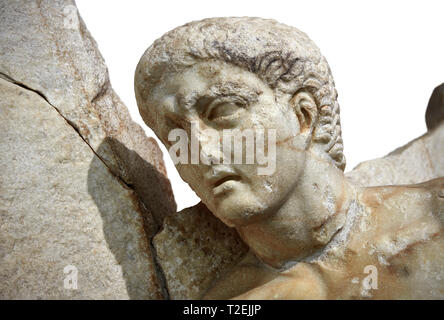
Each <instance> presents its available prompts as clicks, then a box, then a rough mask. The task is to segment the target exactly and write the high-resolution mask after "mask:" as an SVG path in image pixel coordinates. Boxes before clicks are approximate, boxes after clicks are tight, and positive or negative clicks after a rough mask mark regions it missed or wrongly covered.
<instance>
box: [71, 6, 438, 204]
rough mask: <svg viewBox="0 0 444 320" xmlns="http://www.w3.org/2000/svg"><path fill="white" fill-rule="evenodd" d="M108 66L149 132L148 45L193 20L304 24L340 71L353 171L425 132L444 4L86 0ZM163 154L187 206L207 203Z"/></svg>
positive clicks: (87, 13)
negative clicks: (143, 82) (145, 94)
mask: <svg viewBox="0 0 444 320" xmlns="http://www.w3.org/2000/svg"><path fill="white" fill-rule="evenodd" d="M76 2H77V6H78V8H79V11H80V14H81V16H82V18H83V19H84V21H85V23H86V25H87V27H88V29H89V31H90V32H91V34H92V35H93V37H94V38H95V39H96V41H97V43H98V45H99V49H100V51H101V53H102V55H103V57H104V58H105V61H106V63H107V66H108V68H109V72H110V77H111V83H112V85H113V87H114V89H115V91H116V92H117V94H118V95H119V96H120V98H121V99H122V100H123V102H124V103H125V104H126V106H127V107H128V108H129V111H130V113H131V116H132V118H133V119H134V120H135V121H136V122H138V123H139V124H141V125H142V127H143V128H144V129H145V130H146V133H147V135H149V136H155V135H154V133H153V132H152V131H151V130H150V129H149V128H148V127H147V126H146V125H145V124H144V123H143V121H142V119H141V117H140V115H139V113H138V110H137V106H136V100H135V97H134V91H133V90H134V87H133V77H134V70H135V68H136V65H137V63H138V61H139V59H140V57H141V56H142V54H143V52H144V51H145V50H146V48H147V47H148V46H149V45H151V43H152V42H153V41H154V40H155V39H157V38H159V37H160V36H162V34H164V33H165V32H167V31H169V30H170V29H173V28H175V27H177V26H179V25H182V24H184V23H187V22H189V21H192V20H199V19H203V18H208V17H218V16H257V17H263V18H273V19H276V20H278V21H280V22H283V23H286V24H288V25H291V26H294V27H297V28H299V29H300V30H302V31H304V32H305V33H307V34H308V35H309V37H310V38H311V39H313V40H314V42H315V43H316V44H317V45H318V46H319V48H320V49H321V51H322V53H323V54H324V56H325V57H326V58H327V60H328V62H329V64H330V67H331V69H332V72H333V75H334V78H335V82H336V88H337V90H338V93H339V103H340V105H341V121H342V128H343V139H344V146H345V155H346V158H347V168H346V171H349V170H351V169H353V167H355V166H356V165H357V164H358V163H359V162H361V161H365V160H369V159H373V158H377V157H381V156H384V155H385V154H387V153H388V152H390V151H392V150H393V149H395V148H397V147H399V146H401V145H403V144H405V143H407V142H409V141H410V140H412V139H414V138H416V137H418V136H419V135H422V134H423V133H425V131H426V126H425V121H424V114H425V109H426V106H427V102H428V99H429V97H430V94H431V92H432V90H433V88H434V87H436V86H437V85H439V84H440V83H442V82H444V1H424V0H423V1H415V2H411V1H387V0H386V1H376V0H373V1H367V2H363V1H313V0H310V1H308V0H305V1H295V0H293V1H280V0H269V1H260V0H255V1H254V0H253V1H246V0H234V1H233V0H224V1H210V0H206V1H193V0H185V1H183V0H182V1H171V0H164V1H161V0H156V1H142V0H139V1H136V0H125V1H124V0H120V1H118V0H116V1H112V0H77V1H76ZM159 144H160V146H161V148H162V151H163V152H164V160H165V162H166V166H167V171H168V176H169V178H170V180H171V183H172V187H173V191H174V194H175V198H176V202H177V204H178V209H179V210H180V209H182V208H185V207H188V206H191V205H194V204H195V203H197V202H198V201H199V199H198V198H197V196H196V195H195V194H194V192H193V191H192V190H191V189H190V188H189V187H188V185H187V184H186V183H185V182H183V181H182V180H181V178H180V176H179V175H178V173H177V171H176V170H175V168H174V165H173V164H172V161H171V160H170V158H169V155H168V153H167V150H166V149H165V148H164V147H163V145H162V144H161V143H159Z"/></svg>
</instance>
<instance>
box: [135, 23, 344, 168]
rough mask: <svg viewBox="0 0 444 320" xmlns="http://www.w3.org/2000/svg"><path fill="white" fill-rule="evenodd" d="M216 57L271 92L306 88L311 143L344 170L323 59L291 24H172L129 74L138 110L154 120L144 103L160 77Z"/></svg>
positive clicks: (330, 80)
mask: <svg viewBox="0 0 444 320" xmlns="http://www.w3.org/2000/svg"><path fill="white" fill-rule="evenodd" d="M209 59H217V60H222V61H225V62H227V63H231V64H234V65H236V66H238V67H241V68H243V69H246V70H248V71H250V72H253V73H255V74H256V75H258V76H259V77H260V78H261V79H262V80H264V81H265V82H266V83H267V84H268V85H269V86H270V88H272V89H274V91H275V94H276V95H278V96H279V95H291V96H293V95H294V94H295V93H296V92H298V91H299V90H301V89H304V90H307V91H309V92H310V93H311V94H312V95H313V97H314V99H315V100H316V103H317V105H318V109H319V110H318V114H319V115H318V118H317V121H316V123H315V127H314V130H313V141H315V142H318V143H319V145H321V146H322V149H323V150H324V151H325V152H326V153H327V154H328V155H329V157H330V159H331V160H332V161H333V162H334V164H335V165H336V166H337V167H338V168H340V169H341V170H344V168H345V156H344V153H343V141H342V137H341V123H340V117H339V104H338V101H337V92H336V89H335V84H334V81H333V76H332V74H331V71H330V67H329V66H328V63H327V61H326V59H325V58H324V57H323V56H322V54H321V53H320V51H319V49H318V48H317V46H316V45H315V44H314V43H313V42H312V41H311V40H310V39H309V38H308V36H307V35H306V34H305V33H303V32H301V31H299V30H298V29H296V28H294V27H290V26H287V25H284V24H281V23H278V22H276V21H274V20H266V19H261V18H249V17H241V18H211V19H204V20H201V21H194V22H191V23H188V24H185V25H183V26H181V27H178V28H176V29H174V30H172V31H170V32H168V33H166V34H165V35H163V36H162V37H161V38H160V39H158V40H156V41H155V42H154V43H153V44H152V45H151V46H150V47H149V48H148V49H147V50H146V52H145V53H144V55H143V56H142V58H141V60H140V62H139V64H138V66H137V69H136V75H135V91H136V98H137V103H138V105H139V109H140V113H141V115H142V117H143V119H144V120H145V122H147V123H148V124H153V123H154V122H155V121H156V120H155V119H153V115H152V114H150V113H149V112H148V110H147V109H148V108H146V104H147V103H149V102H148V100H149V97H150V94H151V93H152V90H153V88H154V87H155V86H156V85H157V84H158V83H159V82H160V81H162V77H165V76H168V74H171V73H174V72H179V71H181V70H183V69H185V68H187V67H189V66H191V65H194V64H195V63H197V62H198V61H202V60H209Z"/></svg>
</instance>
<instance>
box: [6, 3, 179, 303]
mask: <svg viewBox="0 0 444 320" xmlns="http://www.w3.org/2000/svg"><path fill="white" fill-rule="evenodd" d="M0 26H1V29H2V32H1V33H0V80H1V90H0V97H1V99H0V103H1V104H2V106H1V111H0V112H1V123H0V125H1V128H2V132H1V134H0V135H1V139H0V148H1V156H0V162H1V166H2V168H3V170H4V171H2V176H1V179H0V188H1V192H0V197H1V199H0V200H1V202H0V206H1V216H0V227H1V238H2V239H1V244H0V246H1V250H0V255H1V258H0V278H1V281H0V297H1V298H4V299H16V298H27V299H35V298H54V299H65V298H66V299H68V298H85V299H128V298H131V299H160V298H162V297H163V285H162V283H161V281H160V280H159V279H161V277H158V271H157V268H155V256H154V255H153V252H152V247H151V244H150V240H151V238H152V236H153V235H154V234H155V233H156V232H157V231H158V229H159V227H160V225H161V222H162V219H163V218H164V217H165V216H167V215H168V214H170V213H172V212H175V210H176V209H175V208H176V206H175V202H174V199H173V195H172V191H171V187H170V184H169V181H168V179H167V177H166V171H165V167H164V164H163V160H162V154H161V151H160V149H159V148H158V146H157V144H156V142H155V141H154V140H153V139H152V138H147V137H146V136H145V134H144V132H143V130H142V129H141V127H140V126H138V125H137V124H135V123H134V122H132V121H131V119H130V116H129V113H128V111H127V109H126V107H125V106H124V105H123V103H122V102H121V101H120V99H119V98H118V96H117V95H116V93H115V92H114V91H113V89H112V88H111V85H110V82H109V76H108V71H107V69H106V66H105V63H104V61H103V58H102V57H101V55H100V53H99V51H98V49H97V45H96V43H95V41H94V40H93V39H92V37H91V36H90V34H89V32H88V30H87V29H86V27H85V25H84V23H83V21H82V19H81V17H80V16H79V14H78V12H77V8H76V7H75V3H74V1H68V0H66V1H65V0H60V1H24V0H23V1H21V0H19V1H2V2H1V3H0ZM67 265H74V266H76V267H77V270H78V290H66V289H64V286H63V285H64V283H63V280H64V278H65V277H66V276H67V274H64V273H63V270H64V268H65V266H67Z"/></svg>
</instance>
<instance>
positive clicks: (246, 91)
mask: <svg viewBox="0 0 444 320" xmlns="http://www.w3.org/2000/svg"><path fill="white" fill-rule="evenodd" d="M261 94H262V91H260V90H258V89H254V88H251V87H250V86H248V85H246V84H245V83H241V82H234V81H228V82H223V83H216V84H214V85H212V86H211V87H210V88H208V90H206V91H205V92H204V93H202V94H198V93H196V92H193V93H191V94H189V95H187V96H184V95H179V94H178V95H177V97H176V98H177V102H178V104H179V105H180V106H181V107H184V108H185V109H187V110H190V109H192V108H193V107H195V106H196V105H197V104H198V103H199V101H201V100H202V99H215V98H220V97H230V96H238V97H240V98H242V99H243V100H245V101H246V102H248V103H253V102H257V101H258V99H259V96H260V95H261Z"/></svg>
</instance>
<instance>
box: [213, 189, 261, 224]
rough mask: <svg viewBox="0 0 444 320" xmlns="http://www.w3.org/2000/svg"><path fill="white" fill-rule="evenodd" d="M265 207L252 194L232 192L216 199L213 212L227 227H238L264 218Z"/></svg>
mask: <svg viewBox="0 0 444 320" xmlns="http://www.w3.org/2000/svg"><path fill="white" fill-rule="evenodd" d="M267 208H268V207H267V206H264V204H263V203H262V202H260V201H257V199H256V197H255V196H254V195H250V194H245V193H242V194H241V193H236V192H233V193H231V194H229V195H227V196H226V197H224V198H223V199H220V200H218V201H217V204H216V206H215V211H214V212H213V213H214V215H215V216H216V217H218V218H219V219H220V220H221V221H222V222H224V223H225V224H226V225H228V226H229V227H240V226H245V225H248V224H251V223H255V222H258V221H260V220H263V219H265V218H266V217H267V216H268V215H267V214H266V213H267Z"/></svg>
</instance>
